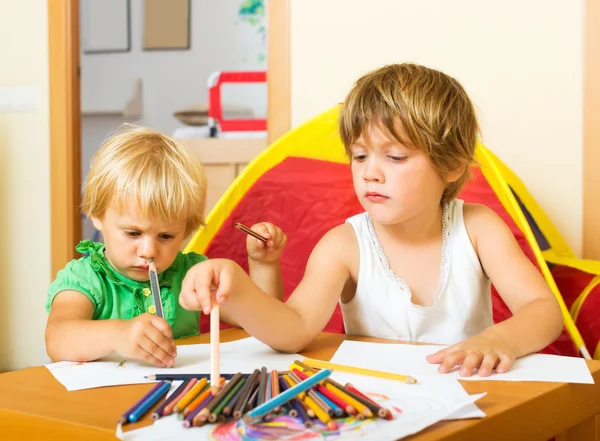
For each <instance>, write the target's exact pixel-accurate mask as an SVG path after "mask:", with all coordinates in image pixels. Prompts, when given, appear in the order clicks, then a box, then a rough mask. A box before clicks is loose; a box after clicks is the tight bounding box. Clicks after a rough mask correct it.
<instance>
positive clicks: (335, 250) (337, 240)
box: [315, 224, 358, 264]
mask: <svg viewBox="0 0 600 441" xmlns="http://www.w3.org/2000/svg"><path fill="white" fill-rule="evenodd" d="M319 248H322V249H323V250H322V252H323V253H325V254H328V255H330V256H331V257H332V258H334V259H335V260H338V261H342V262H345V263H347V264H348V263H350V262H351V261H352V260H353V259H352V257H353V256H356V257H358V241H357V239H356V234H355V233H354V228H352V225H350V224H342V225H338V226H337V227H334V228H332V229H331V230H329V231H328V232H327V233H325V235H324V236H323V237H322V238H321V240H320V241H319V243H318V244H317V247H316V248H315V251H316V250H317V249H319Z"/></svg>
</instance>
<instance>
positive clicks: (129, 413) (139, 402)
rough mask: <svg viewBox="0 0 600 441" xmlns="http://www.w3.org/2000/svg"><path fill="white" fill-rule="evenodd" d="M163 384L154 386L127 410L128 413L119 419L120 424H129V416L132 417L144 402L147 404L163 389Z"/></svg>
mask: <svg viewBox="0 0 600 441" xmlns="http://www.w3.org/2000/svg"><path fill="white" fill-rule="evenodd" d="M162 384H163V382H160V383H157V384H155V385H154V387H152V389H150V390H149V391H148V392H146V394H145V395H144V396H143V397H142V398H140V399H139V400H138V401H137V402H136V403H135V404H134V405H133V406H131V407H130V408H129V409H127V411H125V413H124V414H123V415H121V417H120V418H119V423H121V424H125V423H127V422H129V415H131V414H132V413H133V412H134V411H135V410H136V409H137V408H138V407H140V405H142V404H143V403H144V402H146V400H147V399H148V398H149V397H151V396H152V394H154V393H155V392H156V391H157V390H159V389H160V388H161V387H162Z"/></svg>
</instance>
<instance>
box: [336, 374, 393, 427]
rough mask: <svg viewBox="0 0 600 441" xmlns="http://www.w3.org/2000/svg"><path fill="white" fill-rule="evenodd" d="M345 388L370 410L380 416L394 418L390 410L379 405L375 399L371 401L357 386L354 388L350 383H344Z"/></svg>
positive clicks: (388, 418)
mask: <svg viewBox="0 0 600 441" xmlns="http://www.w3.org/2000/svg"><path fill="white" fill-rule="evenodd" d="M346 390H347V391H348V393H349V394H350V396H351V397H353V398H354V399H356V400H358V401H360V402H361V403H363V404H364V405H365V406H367V407H368V408H369V409H371V412H373V413H374V414H377V415H378V416H379V417H380V418H385V419H386V420H392V419H394V416H393V415H392V412H390V411H389V410H387V409H385V408H383V407H381V406H380V405H379V404H377V403H376V402H375V401H373V400H372V399H370V398H369V397H368V396H366V395H365V394H363V393H362V392H361V391H359V390H358V389H357V388H355V387H354V386H353V385H352V384H350V383H346Z"/></svg>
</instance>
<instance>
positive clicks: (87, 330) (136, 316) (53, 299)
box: [46, 127, 287, 367]
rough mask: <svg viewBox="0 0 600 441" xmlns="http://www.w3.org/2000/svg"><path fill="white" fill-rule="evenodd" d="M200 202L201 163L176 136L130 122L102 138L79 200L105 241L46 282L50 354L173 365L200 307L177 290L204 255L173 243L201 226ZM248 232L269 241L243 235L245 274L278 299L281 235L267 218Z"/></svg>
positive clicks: (86, 244) (84, 249) (195, 329)
mask: <svg viewBox="0 0 600 441" xmlns="http://www.w3.org/2000/svg"><path fill="white" fill-rule="evenodd" d="M205 202H206V176H205V172H204V169H203V167H202V165H201V164H200V163H199V162H198V161H197V160H196V159H195V158H194V157H193V156H192V155H191V153H190V152H189V151H188V150H187V149H186V148H185V147H184V146H182V145H181V144H179V143H178V142H176V141H175V140H173V139H171V138H169V137H167V136H164V135H162V134H160V133H158V132H156V131H153V130H150V129H147V128H142V127H132V128H130V129H129V130H125V131H122V132H120V133H117V134H116V135H115V136H113V137H111V138H110V139H109V140H108V141H106V143H105V144H104V145H103V146H102V147H101V148H100V150H98V152H97V153H96V155H95V156H94V158H93V160H92V164H91V168H90V171H89V174H88V178H87V183H86V187H85V194H84V198H83V210H84V212H85V214H86V215H87V216H88V217H89V218H90V219H91V220H92V222H93V223H94V226H95V227H96V228H97V229H98V231H100V232H101V233H102V235H103V237H104V245H103V244H100V243H96V242H92V241H87V240H86V241H83V242H81V243H80V244H79V245H78V246H77V248H76V249H77V251H79V252H80V253H84V254H86V255H85V256H84V257H83V258H81V259H78V260H73V261H71V262H69V263H68V264H67V265H66V267H65V268H64V269H62V270H61V271H59V272H58V274H57V277H56V280H55V281H54V282H53V283H52V284H51V285H50V288H49V290H48V300H47V302H46V309H47V311H48V312H49V314H50V315H49V317H48V323H47V325H46V351H47V352H48V355H49V356H50V358H51V359H52V360H54V361H59V360H74V361H89V360H95V359H98V358H100V357H103V356H105V355H107V354H110V353H112V352H117V353H119V354H120V355H122V356H123V357H129V358H137V359H141V360H145V361H147V362H149V363H152V364H155V365H157V366H160V367H170V366H173V362H174V358H175V357H176V355H177V349H176V346H175V342H174V339H175V338H181V337H188V336H192V335H197V334H198V333H199V322H200V317H199V313H198V312H197V311H188V310H186V309H184V308H182V307H181V306H180V305H179V294H180V292H181V288H182V282H183V279H184V277H185V275H186V273H187V271H188V270H189V269H190V268H191V267H192V266H194V265H195V264H196V263H199V262H202V261H204V260H206V259H207V258H206V257H205V256H202V255H200V254H196V253H188V254H182V253H181V252H180V251H179V250H180V248H181V245H182V243H183V241H184V240H185V239H186V237H188V236H189V235H190V234H191V233H193V232H194V231H195V230H196V229H197V228H198V227H200V226H201V225H203V223H204V208H205ZM252 229H253V230H254V231H256V232H257V233H259V234H261V235H263V236H266V237H267V238H268V239H269V241H268V243H267V245H266V246H265V245H263V244H262V242H260V241H258V240H256V239H252V238H250V237H249V238H248V239H247V241H246V246H247V250H248V255H249V263H250V265H249V266H250V276H251V277H252V278H253V280H255V282H256V283H257V284H259V285H260V286H262V287H263V288H264V289H265V291H267V292H268V293H269V294H270V295H272V296H273V297H274V298H277V299H279V300H281V299H282V298H283V285H282V283H281V277H280V276H279V270H278V267H279V256H280V255H281V252H282V250H283V248H284V246H285V244H286V242H287V237H286V236H285V234H283V233H282V232H281V230H280V229H279V228H277V227H275V226H274V225H272V224H268V223H260V224H256V225H254V226H253V227H252ZM149 259H152V260H153V262H154V264H155V265H156V267H157V272H158V274H159V275H158V280H159V285H160V291H161V297H162V304H163V305H162V306H163V313H164V319H163V318H160V317H157V316H156V315H155V313H156V309H155V305H154V301H153V297H152V295H151V289H150V283H149V281H148V265H149ZM221 318H222V319H223V320H224V321H226V322H228V323H230V324H233V325H236V323H235V321H233V320H231V319H230V318H228V317H227V316H225V315H224V314H222V316H221Z"/></svg>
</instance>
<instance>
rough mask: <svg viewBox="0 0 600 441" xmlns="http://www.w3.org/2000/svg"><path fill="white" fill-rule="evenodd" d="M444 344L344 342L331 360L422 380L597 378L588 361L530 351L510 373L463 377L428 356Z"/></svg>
mask: <svg viewBox="0 0 600 441" xmlns="http://www.w3.org/2000/svg"><path fill="white" fill-rule="evenodd" d="M444 347H445V346H422V345H403V344H393V343H366V342H356V341H344V342H343V343H342V344H341V345H340V347H339V348H338V350H337V351H336V353H335V354H334V356H333V358H332V359H331V362H332V363H338V364H345V365H351V366H356V367H360V368H364V369H374V370H378V371H384V372H394V373H399V374H404V375H411V376H413V377H415V378H416V379H417V381H419V382H426V381H429V380H431V379H439V378H443V379H448V380H452V381H454V380H457V379H459V378H460V379H461V380H502V381H550V382H565V383H587V384H593V383H594V379H593V377H592V374H591V373H590V370H589V368H588V367H587V364H586V363H585V360H583V359H582V358H576V357H563V356H558V355H549V354H531V355H527V356H525V357H523V358H520V359H518V360H516V361H515V363H514V365H513V366H512V368H511V369H510V371H509V372H507V373H504V374H496V373H493V374H492V375H490V376H489V377H480V376H478V375H473V376H471V377H461V376H459V373H458V371H454V372H450V373H448V374H440V373H439V372H438V365H435V364H429V363H428V362H427V360H426V359H425V357H426V356H427V355H429V354H433V353H435V352H437V351H439V350H440V349H443V348H444Z"/></svg>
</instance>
